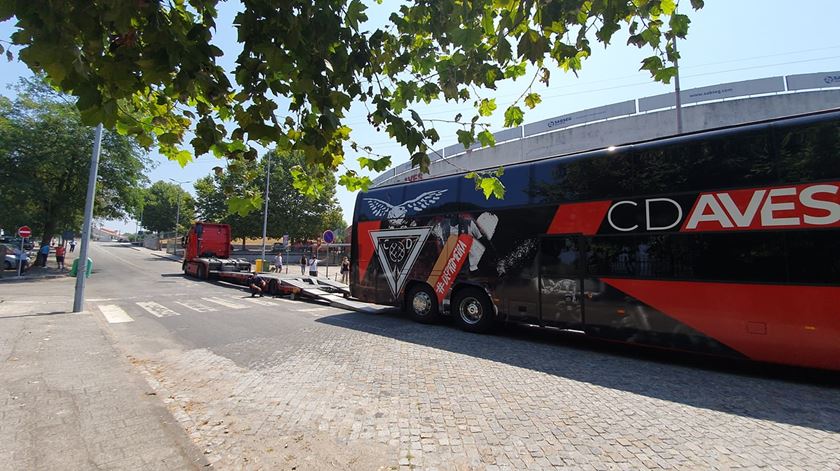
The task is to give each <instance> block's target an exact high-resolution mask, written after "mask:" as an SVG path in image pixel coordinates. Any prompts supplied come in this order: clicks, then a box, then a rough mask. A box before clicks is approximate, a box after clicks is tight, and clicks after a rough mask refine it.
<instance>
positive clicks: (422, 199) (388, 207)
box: [364, 190, 446, 227]
mask: <svg viewBox="0 0 840 471" xmlns="http://www.w3.org/2000/svg"><path fill="white" fill-rule="evenodd" d="M444 193H446V190H433V191H427V192H425V193H423V194H422V195H420V196H418V197H417V198H414V199H410V200H408V201H406V202H404V203H400V204H390V203H388V202H387V201H382V200H380V199H377V198H364V200H365V201H367V203H368V205H369V206H370V211H371V212H372V213H373V214H374V215H375V216H378V217H382V216H385V217H386V218H387V219H388V221H390V223H391V226H392V227H402V226H405V225H407V224H408V223H407V222H406V219H405V217H406V216H408V210H409V209H410V210H412V211H414V212H419V211H422V210H424V209H426V208H428V207H429V206H431V205H433V204H435V203H437V201H438V200H439V199H440V197H441V196H443V194H444Z"/></svg>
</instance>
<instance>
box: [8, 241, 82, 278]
mask: <svg viewBox="0 0 840 471" xmlns="http://www.w3.org/2000/svg"><path fill="white" fill-rule="evenodd" d="M78 255H79V251H74V252H73V253H70V251H69V250H68V251H67V254H66V255H65V256H64V266H65V267H66V269H65V270H64V271H62V270H59V269H58V264H57V263H56V261H55V248H53V249H51V250H50V254H49V256H48V258H47V266H46V267H40V266H38V267H36V266H33V265H30V266H29V269H28V270H26V271H25V272H23V273H22V274H21V276H20V277H18V276H17V270H3V273H2V276H0V283H4V282H7V283H11V282H25V281H33V280H43V279H52V278H64V277H66V276H67V275H68V273H70V267H72V266H73V260H75V259H76V258H77V257H78ZM29 260H30V262H32V263H34V262H35V256H32V257H30V258H29Z"/></svg>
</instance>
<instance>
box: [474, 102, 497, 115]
mask: <svg viewBox="0 0 840 471" xmlns="http://www.w3.org/2000/svg"><path fill="white" fill-rule="evenodd" d="M494 111H496V99H495V98H491V99H489V100H488V99H487V98H482V99H481V103H479V105H478V114H480V115H481V116H490V115H492V114H493V112H494Z"/></svg>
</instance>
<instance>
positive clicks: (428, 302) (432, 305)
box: [405, 283, 440, 324]
mask: <svg viewBox="0 0 840 471" xmlns="http://www.w3.org/2000/svg"><path fill="white" fill-rule="evenodd" d="M405 308H406V311H408V315H409V317H411V319H412V320H414V321H415V322H420V323H423V324H433V323H435V322H437V321H438V320H440V309H439V306H438V301H437V297H436V296H435V293H434V291H432V288H430V287H429V286H428V285H425V284H422V283H418V284H416V285H414V286H413V287H412V288H411V290H410V291H409V292H408V296H407V297H406V299H405Z"/></svg>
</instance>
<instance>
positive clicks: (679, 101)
mask: <svg viewBox="0 0 840 471" xmlns="http://www.w3.org/2000/svg"><path fill="white" fill-rule="evenodd" d="M674 13H675V14H676V11H674ZM674 54H675V55H676V56H679V53H678V52H677V37H676V36H674ZM676 56H675V57H674V69H676V70H677V73H676V75H674V94H675V95H676V101H677V134H682V132H683V122H682V97H681V96H680V59H679V57H676Z"/></svg>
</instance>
